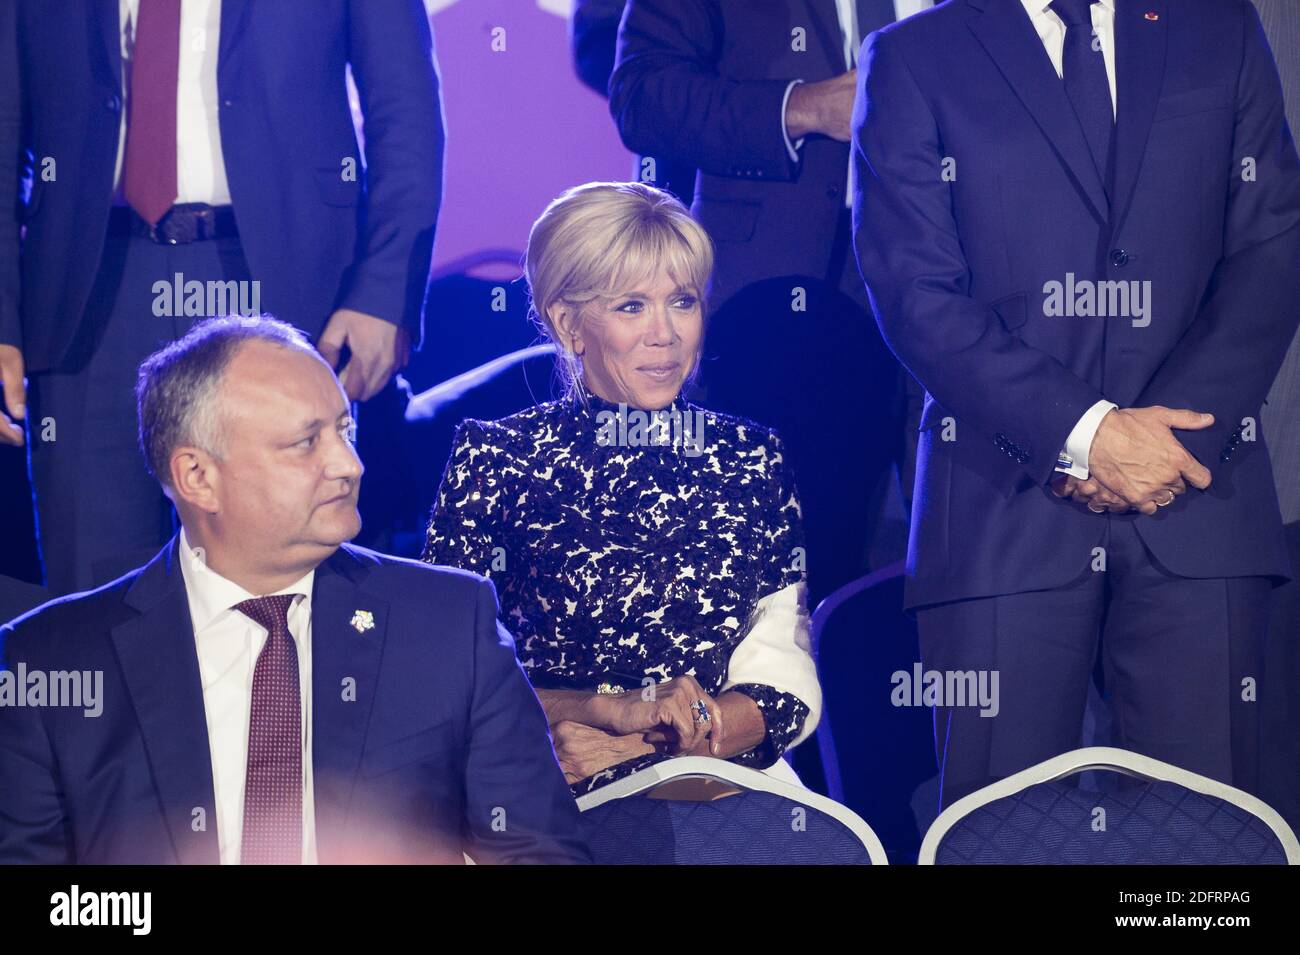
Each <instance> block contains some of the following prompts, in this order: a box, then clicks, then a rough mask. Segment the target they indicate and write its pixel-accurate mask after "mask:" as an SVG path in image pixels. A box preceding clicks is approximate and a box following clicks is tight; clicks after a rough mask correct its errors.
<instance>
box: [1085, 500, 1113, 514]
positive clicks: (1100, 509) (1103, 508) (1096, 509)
mask: <svg viewBox="0 0 1300 955" xmlns="http://www.w3.org/2000/svg"><path fill="white" fill-rule="evenodd" d="M1093 503H1094V502H1092V501H1089V502H1088V510H1090V511H1092V513H1094V514H1105V513H1106V511H1108V510H1109V508H1108V507H1106V505H1105V504H1103V505H1102V506H1101V507H1093V506H1092V505H1093Z"/></svg>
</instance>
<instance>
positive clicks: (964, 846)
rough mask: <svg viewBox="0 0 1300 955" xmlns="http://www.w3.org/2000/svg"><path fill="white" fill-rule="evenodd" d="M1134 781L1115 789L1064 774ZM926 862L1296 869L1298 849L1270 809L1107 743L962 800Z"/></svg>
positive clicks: (932, 834) (947, 816)
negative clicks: (1088, 786)
mask: <svg viewBox="0 0 1300 955" xmlns="http://www.w3.org/2000/svg"><path fill="white" fill-rule="evenodd" d="M1087 770H1096V771H1099V772H1105V771H1109V772H1110V773H1118V774H1120V775H1121V776H1124V777H1128V778H1127V779H1125V780H1124V781H1123V782H1125V783H1126V784H1127V785H1122V786H1120V787H1118V788H1116V789H1114V790H1113V791H1106V792H1098V791H1092V790H1083V789H1080V788H1078V787H1077V786H1075V785H1073V784H1071V783H1070V782H1067V781H1066V777H1069V776H1074V775H1076V774H1078V773H1081V772H1084V771H1087ZM918 862H919V863H920V864H921V865H1004V864H1013V865H1014V864H1027V865H1287V864H1290V865H1294V864H1297V863H1300V844H1298V843H1297V842H1296V837H1295V833H1293V832H1292V831H1291V828H1290V827H1289V826H1288V825H1287V824H1286V822H1285V821H1284V820H1283V819H1282V817H1281V816H1280V815H1279V814H1278V813H1277V812H1276V811H1275V810H1273V809H1272V808H1270V807H1269V806H1268V805H1267V804H1265V803H1264V802H1262V801H1261V800H1259V799H1257V798H1256V797H1254V796H1252V795H1250V794H1249V793H1246V792H1243V791H1242V790H1240V789H1235V788H1233V787H1232V786H1228V785H1226V784H1224V783H1221V782H1218V781H1216V780H1213V779H1209V778H1208V777H1205V776H1201V775H1198V774H1196V773H1192V772H1188V771H1187V770H1185V769H1179V768H1178V767H1177V766H1172V765H1170V764H1169V763H1163V762H1161V761H1159V760H1156V759H1151V758H1150V757H1147V756H1142V755H1139V754H1137V753H1131V752H1128V751H1127V750H1122V749H1115V748H1112V747H1108V746H1093V747H1088V748H1085V749H1079V750H1075V751H1073V752H1070V753H1063V754H1062V755H1060V756H1056V757H1053V758H1052V759H1049V760H1047V761H1045V762H1042V763H1039V764H1038V765H1037V766H1031V767H1030V768H1029V769H1026V770H1024V771H1022V772H1019V773H1016V774H1015V775H1013V776H1008V777H1007V778H1006V779H1002V780H999V781H998V782H996V783H993V784H992V785H989V786H986V787H984V788H983V789H981V790H979V791H978V792H974V793H971V794H970V795H969V796H966V797H965V798H964V799H959V800H958V801H957V802H955V803H953V804H952V805H951V806H949V807H948V808H947V809H945V810H944V811H943V812H942V813H941V814H940V815H939V818H938V819H936V820H935V821H934V824H933V825H932V826H931V827H930V829H929V831H928V832H927V833H926V834H925V839H924V840H923V841H922V843H921V852H920V857H919V859H918Z"/></svg>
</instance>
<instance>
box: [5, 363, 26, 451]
mask: <svg viewBox="0 0 1300 955" xmlns="http://www.w3.org/2000/svg"><path fill="white" fill-rule="evenodd" d="M0 386H3V388H4V400H5V408H6V409H8V411H9V413H8V414H5V413H4V411H0V444H12V445H14V446H15V447H22V444H23V426H22V424H21V422H22V421H23V420H24V419H25V418H26V417H27V382H26V380H25V379H24V378H23V353H22V352H20V351H19V350H18V349H17V348H15V347H14V346H13V345H0Z"/></svg>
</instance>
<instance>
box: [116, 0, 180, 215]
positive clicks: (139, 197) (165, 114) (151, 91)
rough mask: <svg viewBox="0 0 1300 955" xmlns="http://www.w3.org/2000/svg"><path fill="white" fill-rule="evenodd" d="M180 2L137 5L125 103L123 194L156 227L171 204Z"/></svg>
mask: <svg viewBox="0 0 1300 955" xmlns="http://www.w3.org/2000/svg"><path fill="white" fill-rule="evenodd" d="M180 56H181V0H140V9H139V12H138V13H137V14H136V18H135V46H134V49H133V52H132V54H131V90H130V94H129V96H128V97H127V100H128V104H129V105H128V109H127V119H126V160H125V164H124V166H125V168H124V171H123V174H122V175H123V193H124V195H125V196H126V201H127V202H128V203H130V205H131V208H133V209H134V210H135V211H136V212H138V213H139V214H140V217H141V218H142V219H144V220H145V221H146V222H148V223H149V224H150V225H155V224H157V222H158V220H159V219H161V218H162V217H163V216H164V215H165V214H166V212H167V210H168V209H170V208H171V207H172V204H173V203H174V202H175V201H176V71H177V68H178V64H179V62H180Z"/></svg>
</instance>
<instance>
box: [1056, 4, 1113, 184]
mask: <svg viewBox="0 0 1300 955" xmlns="http://www.w3.org/2000/svg"><path fill="white" fill-rule="evenodd" d="M1092 4H1093V0H1055V2H1053V3H1052V10H1053V11H1055V13H1056V15H1057V16H1058V17H1060V18H1061V19H1062V20H1064V21H1065V50H1064V56H1063V57H1062V66H1063V70H1062V72H1063V73H1064V79H1065V93H1066V95H1067V96H1069V97H1070V103H1071V105H1073V106H1074V113H1075V115H1076V116H1077V117H1078V118H1079V125H1080V126H1082V127H1083V135H1084V138H1085V139H1087V140H1088V148H1089V150H1090V151H1091V152H1092V158H1093V161H1094V162H1096V164H1097V172H1098V174H1100V176H1101V179H1102V182H1103V183H1104V182H1106V174H1107V167H1108V160H1109V158H1110V140H1111V134H1112V133H1113V132H1114V130H1115V113H1114V107H1113V106H1112V105H1111V99H1110V81H1109V80H1108V79H1107V78H1106V60H1105V59H1104V58H1103V56H1102V52H1101V44H1100V43H1099V42H1094V38H1093V32H1092V14H1091V13H1090V12H1089V11H1090V9H1091V7H1092ZM1108 186H1109V184H1108Z"/></svg>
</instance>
